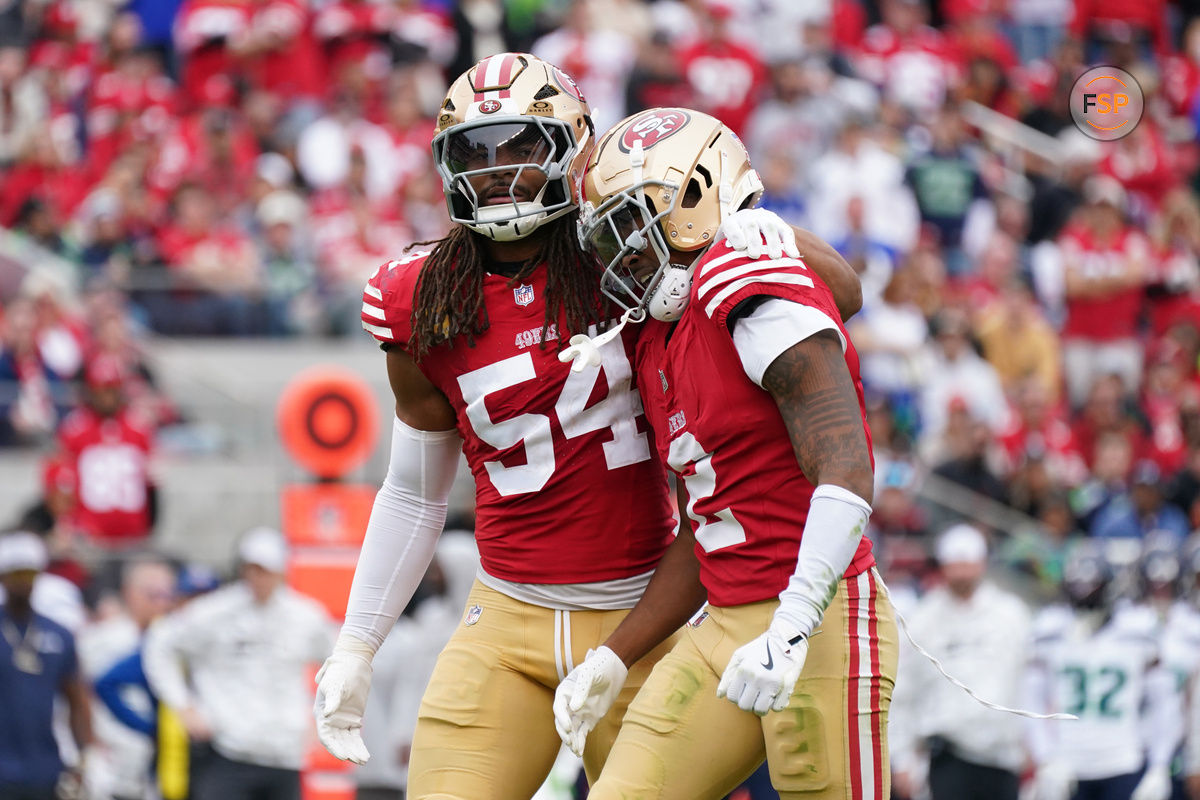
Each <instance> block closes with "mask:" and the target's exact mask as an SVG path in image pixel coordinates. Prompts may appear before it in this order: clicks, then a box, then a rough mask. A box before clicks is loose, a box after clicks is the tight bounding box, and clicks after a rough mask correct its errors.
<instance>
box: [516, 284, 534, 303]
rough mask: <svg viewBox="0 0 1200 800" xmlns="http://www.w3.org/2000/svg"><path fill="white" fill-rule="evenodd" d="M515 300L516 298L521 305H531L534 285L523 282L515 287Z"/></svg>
mask: <svg viewBox="0 0 1200 800" xmlns="http://www.w3.org/2000/svg"><path fill="white" fill-rule="evenodd" d="M513 300H516V301H517V305H519V306H527V305H529V304H530V303H532V302H533V287H532V286H529V285H528V284H524V283H522V284H521V285H520V286H518V287H517V288H515V289H513Z"/></svg>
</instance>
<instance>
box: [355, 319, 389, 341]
mask: <svg viewBox="0 0 1200 800" xmlns="http://www.w3.org/2000/svg"><path fill="white" fill-rule="evenodd" d="M362 325H363V329H364V330H366V331H368V332H369V333H372V334H374V335H375V336H377V337H379V338H380V339H387V340H388V341H389V342H394V341H395V340H396V335H395V334H394V333H392V329H391V328H384V327H381V326H379V325H372V324H371V323H369V322H367V321H366V320H365V319H364V320H363V324H362Z"/></svg>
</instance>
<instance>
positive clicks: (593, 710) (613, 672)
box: [554, 646, 629, 758]
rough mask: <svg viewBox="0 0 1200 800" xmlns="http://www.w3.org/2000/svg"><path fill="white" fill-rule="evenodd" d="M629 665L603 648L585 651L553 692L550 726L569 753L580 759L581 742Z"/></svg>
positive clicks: (613, 698) (609, 701) (605, 709)
mask: <svg viewBox="0 0 1200 800" xmlns="http://www.w3.org/2000/svg"><path fill="white" fill-rule="evenodd" d="M628 676H629V668H628V667H626V666H625V664H624V662H622V661H621V659H620V658H619V657H618V656H617V654H616V653H614V652H613V651H612V650H609V649H608V648H607V647H604V646H601V647H599V648H597V649H596V650H589V651H588V654H587V658H585V659H584V660H583V663H582V664H580V665H579V666H578V667H576V668H575V669H573V670H571V672H570V674H568V675H567V677H565V678H563V680H562V683H560V684H559V685H558V689H557V690H556V691H555V692H554V727H555V728H556V729H557V730H558V735H559V737H560V738H562V740H563V744H565V745H566V746H567V747H568V748H570V750H571V752H572V753H574V754H575V755H577V756H579V757H580V758H583V745H584V742H585V741H587V736H588V734H589V733H591V732H592V729H593V728H595V727H596V723H598V722H599V721H600V720H601V719H603V718H604V715H605V714H607V713H608V710H609V709H610V708H612V704H613V703H614V702H616V700H617V695H619V694H620V693H621V687H622V686H624V685H625V679H626V678H627V677H628Z"/></svg>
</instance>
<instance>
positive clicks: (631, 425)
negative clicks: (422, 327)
mask: <svg viewBox="0 0 1200 800" xmlns="http://www.w3.org/2000/svg"><path fill="white" fill-rule="evenodd" d="M600 355H601V359H602V365H603V368H604V375H605V378H606V379H607V383H608V394H607V395H606V396H605V397H604V399H603V400H599V401H597V402H596V403H593V404H592V405H590V406H589V405H588V404H587V401H588V398H589V397H591V395H592V392H593V390H594V389H595V387H596V382H597V381H598V380H599V379H600V370H599V369H598V368H596V367H589V368H588V369H585V370H584V371H582V372H568V373H567V379H566V381H565V383H564V384H563V388H562V392H561V393H560V394H559V396H558V401H557V402H556V403H555V404H554V413H555V414H557V415H558V421H559V425H560V427H561V428H562V432H563V435H564V436H566V437H567V438H574V437H576V436H583V435H584V434H587V433H592V432H593V431H600V430H604V429H605V428H608V429H609V430H611V431H612V434H613V438H612V440H611V441H608V442H605V443H604V445H603V446H604V460H605V463H606V464H607V465H608V468H609V469H619V468H621V467H627V466H629V465H630V464H636V463H638V462H639V461H645V460H646V459H648V458H650V445H649V443H648V442H647V441H646V434H645V433H641V432H639V431H638V429H637V416H638V415H639V414H641V413H642V400H641V398H640V397H639V396H638V393H637V392H636V391H634V390H633V389H632V388H631V387H630V384H629V382H630V375H631V369H630V367H629V359H628V358H627V357H626V355H625V347H624V345H623V344H622V343H621V340H620V339H615V340H613V341H610V342H607V343H605V344H604V345H603V346H602V347H601V348H600ZM537 378H538V376H537V374H536V372H535V371H534V366H533V356H532V354H530V353H521V354H520V355H517V356H513V357H512V358H506V359H504V360H503V361H497V362H496V363H495V364H491V365H489V366H486V367H482V368H481V369H477V370H473V371H472V372H468V373H466V374H464V375H460V376H459V378H458V386H459V389H460V390H461V391H462V395H463V402H464V403H466V406H467V419H468V420H469V421H470V423H471V428H472V429H473V430H474V431H475V434H476V435H477V436H478V437H479V438H480V439H481V440H483V441H485V442H487V443H488V444H490V445H491V446H492V447H494V448H496V449H497V450H507V449H510V448H512V447H516V446H517V445H518V444H521V443H522V442H523V443H524V447H525V463H524V464H519V465H517V466H512V467H507V466H505V465H504V464H501V463H500V461H499V459H496V460H494V461H488V462H486V463H485V464H484V468H485V469H486V470H487V473H488V477H489V478H490V479H491V481H492V485H493V486H495V487H496V491H497V492H499V493H500V494H501V495H502V496H504V497H508V496H510V495H515V494H526V493H528V492H536V491H539V490H540V489H541V488H542V487H544V486H545V485H546V484H547V483H548V482H549V480H550V477H551V476H552V475H553V474H554V469H555V466H556V464H555V458H554V441H553V438H552V434H551V428H550V417H548V416H547V415H545V414H533V413H530V414H519V415H517V416H515V417H512V418H510V419H506V420H501V421H499V422H496V421H494V420H492V418H491V415H490V414H489V413H488V410H487V406H486V403H485V398H486V397H487V396H488V395H489V394H492V393H493V392H498V391H500V390H501V389H507V388H509V387H512V386H516V385H518V384H521V383H524V382H526V381H531V380H536V379H537Z"/></svg>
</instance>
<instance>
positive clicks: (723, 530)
mask: <svg viewBox="0 0 1200 800" xmlns="http://www.w3.org/2000/svg"><path fill="white" fill-rule="evenodd" d="M667 464H668V466H670V467H671V469H673V470H675V471H676V472H678V473H679V474H680V475H682V476H683V482H684V485H685V486H687V492H688V505H687V514H688V516H689V517H691V518H692V519H697V520H698V521H699V523H700V526H699V527H698V528H697V529H696V541H697V542H699V543H700V546H701V547H703V548H704V552H706V553H711V552H713V551H714V550H720V549H721V548H723V547H732V546H733V545H735V544H741V543H742V542H744V541H746V529H745V528H743V527H742V523H740V522H738V521H737V520H736V519H735V518H734V516H733V511H731V510H730V509H728V508H723V509H721V510H720V511H717V512H709V514H708V515H707V516H705V515H701V516H699V517H697V516H696V511H695V509H696V502H697V501H698V500H706V499H708V498H709V497H712V495H713V492H715V491H716V490H717V472H716V470H715V469H714V468H713V464H712V453H706V452H705V451H704V448H703V447H701V446H700V443H699V442H697V441H696V437H695V436H692V434H690V433H683V434H680V435H679V436H677V437H675V439H673V440H672V441H671V448H670V450H669V451H668V453H667ZM689 467H691V469H690V470H689ZM708 517H716V519H715V521H710V520H709V519H708Z"/></svg>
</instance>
